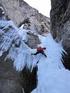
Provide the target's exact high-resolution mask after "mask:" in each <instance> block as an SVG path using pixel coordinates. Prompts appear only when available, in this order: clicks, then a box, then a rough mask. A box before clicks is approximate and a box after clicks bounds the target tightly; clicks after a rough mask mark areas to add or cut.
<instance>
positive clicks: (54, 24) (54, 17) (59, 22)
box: [50, 0, 70, 69]
mask: <svg viewBox="0 0 70 93" xmlns="http://www.w3.org/2000/svg"><path fill="white" fill-rule="evenodd" d="M50 17H51V33H52V35H53V37H54V38H55V39H56V40H57V41H60V40H62V44H63V47H64V49H65V50H66V51H67V53H68V54H67V55H65V57H64V60H65V63H64V65H65V66H66V68H68V69H70V1H69V0H51V12H50Z"/></svg>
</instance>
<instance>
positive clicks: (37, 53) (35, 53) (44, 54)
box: [33, 52, 47, 57]
mask: <svg viewBox="0 0 70 93" xmlns="http://www.w3.org/2000/svg"><path fill="white" fill-rule="evenodd" d="M39 53H41V54H42V55H44V56H45V57H47V55H46V54H45V53H44V52H36V53H35V54H33V55H37V54H39Z"/></svg>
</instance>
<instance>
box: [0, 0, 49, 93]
mask: <svg viewBox="0 0 70 93" xmlns="http://www.w3.org/2000/svg"><path fill="white" fill-rule="evenodd" d="M2 10H3V11H2ZM10 19H11V20H13V22H14V23H15V24H16V25H17V26H18V27H20V28H18V27H16V26H15V25H14V24H13V22H12V21H11V20H10ZM49 28H50V21H49V18H47V17H45V16H43V15H41V14H39V13H38V11H37V10H35V9H33V8H31V7H30V6H29V5H28V4H27V3H25V2H24V1H23V0H0V93H6V92H7V93H23V90H24V91H25V93H30V92H31V91H32V89H34V88H35V87H36V83H37V82H36V71H37V68H34V70H33V71H32V73H31V72H30V71H29V70H28V69H26V68H24V70H23V71H20V72H18V71H16V69H18V70H19V69H22V68H23V65H22V67H21V68H19V67H17V68H16V69H15V68H14V67H13V64H14V61H15V64H14V66H15V65H16V63H17V61H18V60H19V57H21V56H22V55H25V52H23V51H25V49H28V47H29V48H36V47H37V45H38V44H40V41H39V38H38V36H37V34H41V35H42V34H44V33H47V32H49V31H50V29H49ZM23 29H25V32H27V34H26V35H25V32H24V33H23V35H25V36H27V40H24V39H21V37H20V36H21V35H18V33H17V31H18V30H19V31H21V30H22V31H24V30H23ZM23 41H24V42H25V43H23ZM27 45H28V46H27ZM24 48H25V49H24ZM19 54H20V55H19ZM26 55H29V54H26ZM24 57H25V56H24ZM24 57H22V58H20V60H21V61H22V60H23V59H24ZM27 59H28V58H27ZM20 60H19V61H20ZM28 61H29V60H28ZM19 65H20V64H19Z"/></svg>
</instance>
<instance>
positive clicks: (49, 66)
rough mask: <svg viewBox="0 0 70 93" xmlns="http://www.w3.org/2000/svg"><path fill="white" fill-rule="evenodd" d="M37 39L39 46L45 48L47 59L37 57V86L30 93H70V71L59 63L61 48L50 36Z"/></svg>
mask: <svg viewBox="0 0 70 93" xmlns="http://www.w3.org/2000/svg"><path fill="white" fill-rule="evenodd" d="M39 38H40V40H41V43H42V44H41V45H42V46H45V47H46V48H47V50H46V51H45V53H46V55H47V58H45V57H44V56H42V55H39V56H40V59H39V63H38V64H37V65H38V72H37V76H38V84H37V88H36V89H34V90H33V91H32V92H31V93H70V82H69V80H70V71H68V70H66V69H65V68H64V66H63V65H62V62H61V60H62V52H63V48H62V46H61V45H60V44H58V43H56V42H55V41H54V40H53V38H52V36H51V34H47V35H45V36H39Z"/></svg>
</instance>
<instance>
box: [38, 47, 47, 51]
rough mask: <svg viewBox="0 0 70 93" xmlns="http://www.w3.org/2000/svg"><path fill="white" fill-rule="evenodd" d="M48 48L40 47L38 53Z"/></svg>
mask: <svg viewBox="0 0 70 93" xmlns="http://www.w3.org/2000/svg"><path fill="white" fill-rule="evenodd" d="M45 49H46V48H42V47H38V48H37V52H43V51H44V50H45Z"/></svg>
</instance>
